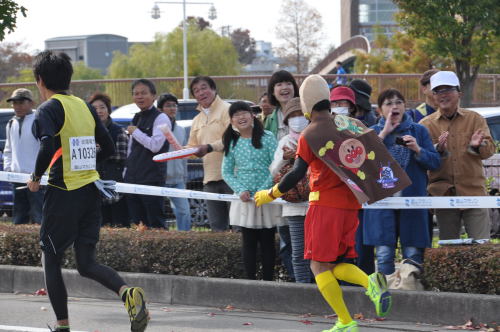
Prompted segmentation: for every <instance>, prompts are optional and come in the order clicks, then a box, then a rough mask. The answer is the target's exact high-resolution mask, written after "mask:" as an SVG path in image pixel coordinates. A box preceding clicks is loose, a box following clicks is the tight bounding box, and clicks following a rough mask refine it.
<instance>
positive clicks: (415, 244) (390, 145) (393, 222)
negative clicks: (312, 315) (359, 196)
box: [363, 89, 441, 275]
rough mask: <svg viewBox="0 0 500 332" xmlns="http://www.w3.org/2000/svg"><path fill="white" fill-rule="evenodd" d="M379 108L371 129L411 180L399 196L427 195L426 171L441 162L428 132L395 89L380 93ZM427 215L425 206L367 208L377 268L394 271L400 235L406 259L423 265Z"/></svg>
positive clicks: (367, 234) (366, 230)
mask: <svg viewBox="0 0 500 332" xmlns="http://www.w3.org/2000/svg"><path fill="white" fill-rule="evenodd" d="M378 110H379V113H380V115H381V116H382V118H381V119H380V121H379V122H378V124H376V125H374V126H372V127H371V128H372V129H374V130H375V131H376V132H377V133H378V136H379V137H380V139H381V140H382V141H383V143H384V145H385V146H386V148H387V149H388V150H389V152H390V153H391V155H392V157H393V158H394V159H395V160H396V161H397V162H398V163H399V164H400V166H401V167H402V168H403V169H404V170H405V171H406V173H407V174H408V176H409V177H410V179H411V181H412V184H411V185H410V186H409V187H407V188H405V189H404V190H402V191H401V192H399V193H397V194H396V195H398V196H403V197H409V196H427V190H426V188H427V171H428V170H434V169H437V168H439V166H440V164H441V161H440V156H439V154H438V152H436V149H435V148H434V146H433V144H432V140H431V138H430V136H429V132H428V131H427V129H426V128H425V127H424V126H422V125H419V124H417V123H414V122H413V121H412V119H411V117H410V116H408V115H407V114H406V113H405V99H404V97H403V95H402V94H401V93H400V92H399V91H398V90H396V89H388V90H385V91H383V92H382V93H381V94H380V96H379V97H378ZM384 166H386V165H384ZM389 167H390V165H389ZM396 195H395V196H396ZM428 218H429V215H428V212H427V210H425V209H402V210H399V209H394V210H390V209H366V210H365V211H364V224H363V233H364V234H363V235H364V244H366V245H373V246H375V248H376V259H377V268H378V271H380V272H382V273H384V274H385V275H390V274H393V273H394V272H395V267H394V256H395V250H396V245H397V242H398V238H399V241H400V243H401V251H402V256H403V259H406V261H405V262H410V263H412V264H414V265H416V266H417V267H421V265H422V263H423V258H424V250H425V248H427V247H429V246H430V245H431V239H430V236H429V222H428Z"/></svg>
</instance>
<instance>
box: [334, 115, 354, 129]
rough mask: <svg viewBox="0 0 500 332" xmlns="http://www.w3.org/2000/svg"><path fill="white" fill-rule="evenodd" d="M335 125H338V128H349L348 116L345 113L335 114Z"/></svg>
mask: <svg viewBox="0 0 500 332" xmlns="http://www.w3.org/2000/svg"><path fill="white" fill-rule="evenodd" d="M334 121H335V125H336V126H337V127H338V129H339V130H344V129H347V128H349V124H350V121H349V118H348V117H347V116H345V115H341V114H337V115H335V119H334Z"/></svg>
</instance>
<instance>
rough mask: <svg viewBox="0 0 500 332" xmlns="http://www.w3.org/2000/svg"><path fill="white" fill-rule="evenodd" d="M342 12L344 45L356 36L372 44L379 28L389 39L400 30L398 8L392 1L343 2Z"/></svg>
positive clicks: (354, 0)
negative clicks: (395, 15) (397, 19)
mask: <svg viewBox="0 0 500 332" xmlns="http://www.w3.org/2000/svg"><path fill="white" fill-rule="evenodd" d="M340 11H341V42H342V43H344V42H346V41H347V40H349V39H350V38H351V37H353V36H356V35H362V36H365V37H366V38H368V40H369V41H370V42H371V41H373V40H374V38H375V30H376V29H377V28H378V29H380V30H381V32H382V33H384V34H385V35H387V36H389V37H390V36H392V34H393V33H394V32H395V31H397V29H398V24H397V23H396V21H395V18H394V14H396V13H397V12H398V7H397V6H396V5H395V4H394V3H393V2H392V1H391V0H341V3H340Z"/></svg>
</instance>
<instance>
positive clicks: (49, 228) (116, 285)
mask: <svg viewBox="0 0 500 332" xmlns="http://www.w3.org/2000/svg"><path fill="white" fill-rule="evenodd" d="M42 215H43V217H42V226H41V228H40V244H41V247H42V251H43V253H42V265H43V269H44V274H45V284H46V287H47V292H48V295H49V300H50V303H51V304H52V308H53V309H54V312H55V314H56V318H57V320H63V319H67V318H68V294H67V292H66V286H65V285H64V281H63V278H62V272H61V262H62V259H63V257H64V251H65V250H66V249H67V248H68V247H69V246H71V245H73V247H74V250H75V258H76V268H77V269H78V272H79V273H80V275H82V276H83V277H87V278H90V279H93V280H95V281H97V282H99V283H101V284H102V285H103V286H105V287H107V288H108V289H110V290H112V291H113V292H115V293H117V294H118V292H119V290H120V288H121V287H122V286H124V285H125V282H124V281H123V279H122V278H121V277H120V276H119V275H118V273H117V272H116V271H115V270H113V269H112V268H110V267H108V266H104V265H101V264H98V263H97V262H96V259H95V256H96V244H97V241H98V240H99V230H100V224H101V198H100V195H99V192H98V190H97V188H96V187H95V185H94V184H93V183H90V184H88V185H86V186H83V187H82V188H79V189H76V190H71V191H66V190H62V189H58V188H55V187H52V186H48V188H47V191H46V193H45V197H44V202H43V210H42Z"/></svg>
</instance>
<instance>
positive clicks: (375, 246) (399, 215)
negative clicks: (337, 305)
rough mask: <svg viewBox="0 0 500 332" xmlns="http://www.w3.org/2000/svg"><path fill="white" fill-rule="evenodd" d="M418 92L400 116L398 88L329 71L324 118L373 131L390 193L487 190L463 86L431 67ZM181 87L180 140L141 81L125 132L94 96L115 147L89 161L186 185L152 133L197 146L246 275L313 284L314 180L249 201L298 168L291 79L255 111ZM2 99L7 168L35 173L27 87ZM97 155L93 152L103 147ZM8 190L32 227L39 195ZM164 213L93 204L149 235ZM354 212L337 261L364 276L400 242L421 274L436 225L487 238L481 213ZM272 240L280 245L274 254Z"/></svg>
mask: <svg viewBox="0 0 500 332" xmlns="http://www.w3.org/2000/svg"><path fill="white" fill-rule="evenodd" d="M337 69H338V71H337V73H338V74H340V75H342V74H345V71H344V69H343V68H342V66H341V64H340V63H339V64H338V68H337ZM420 85H421V89H422V92H423V94H424V96H425V102H424V103H422V104H421V105H419V106H418V107H416V108H415V109H408V108H407V103H406V100H405V96H404V95H403V94H402V93H401V92H400V91H398V90H396V89H392V88H390V89H387V90H384V91H381V92H380V94H379V95H378V96H376V97H372V96H371V93H372V88H371V86H370V85H369V84H368V82H366V81H364V80H360V79H355V80H352V81H350V82H348V80H347V78H346V77H345V76H338V77H337V78H336V80H335V82H334V84H333V85H332V86H333V88H332V89H331V90H330V91H329V102H330V105H329V107H330V114H329V117H330V118H332V119H333V118H334V117H336V116H339V115H343V116H347V117H351V118H354V119H357V120H359V121H361V122H362V123H363V124H364V125H365V126H366V127H369V128H371V129H373V130H374V131H375V132H376V134H377V135H378V137H379V138H380V141H381V142H382V143H383V145H384V146H385V148H386V149H387V150H388V151H389V153H390V155H391V156H392V157H393V158H394V160H395V161H396V162H397V163H398V164H399V165H400V166H401V167H402V168H403V169H404V170H405V172H406V173H407V175H408V176H409V178H410V179H411V181H412V184H411V185H410V186H408V187H407V188H405V189H404V190H402V191H400V192H398V193H396V194H395V196H402V197H406V196H411V197H414V196H427V195H431V196H484V195H486V194H487V193H486V186H485V184H486V179H485V176H484V172H483V167H482V160H484V159H487V158H489V157H490V156H491V155H492V154H493V153H494V151H495V145H494V143H493V140H492V137H491V135H490V132H489V129H488V126H487V125H486V122H485V120H484V119H483V118H482V117H481V116H480V115H479V114H477V113H475V112H473V111H469V110H466V109H463V108H461V107H460V97H461V92H460V83H459V81H458V78H457V76H456V74H455V73H454V72H450V71H438V70H434V69H433V70H429V71H427V72H425V73H424V74H423V75H422V78H421V80H420ZM190 92H191V94H192V96H193V97H194V98H195V99H196V101H197V103H198V106H197V108H196V109H197V110H198V114H197V115H196V116H195V117H194V119H193V121H192V125H191V129H190V133H189V136H188V135H187V134H186V131H185V129H184V128H183V127H181V126H180V125H177V122H176V118H177V111H178V106H179V101H178V99H177V97H176V96H175V95H173V94H171V93H162V94H158V93H157V91H156V87H155V85H154V84H153V82H152V81H150V80H147V79H139V80H136V81H134V82H133V83H132V86H131V96H132V100H133V102H134V103H135V104H136V105H137V107H138V108H139V110H140V111H139V112H138V113H137V114H135V116H134V117H133V119H132V121H131V123H130V124H129V125H128V127H126V128H122V127H121V126H119V125H118V124H116V123H114V122H113V120H112V119H111V117H110V114H111V111H112V107H111V105H112V101H111V99H110V97H109V96H107V95H106V94H104V93H100V92H98V93H95V94H94V95H92V96H91V97H90V98H89V99H88V100H87V103H88V104H87V105H88V107H89V108H90V109H92V110H95V112H96V114H97V116H98V119H99V120H100V122H101V123H102V125H103V126H104V127H105V128H106V129H107V132H108V133H109V135H110V137H111V139H112V141H113V144H114V146H115V152H114V154H113V155H111V156H109V157H108V158H106V159H105V160H99V159H98V161H97V165H96V170H97V171H98V173H99V175H100V177H101V179H103V180H114V181H117V182H126V183H132V184H140V185H151V186H164V187H168V188H176V189H186V181H187V179H188V172H187V160H186V159H177V160H169V161H167V162H165V163H157V162H153V160H152V158H153V156H155V155H156V154H159V153H163V152H168V151H174V150H175V147H174V146H172V144H170V142H169V141H168V140H167V139H166V137H165V135H164V133H163V131H162V130H161V129H160V128H161V127H162V126H167V127H168V128H169V129H170V131H171V132H172V134H173V135H174V137H175V138H176V140H177V141H178V142H179V144H180V145H182V146H185V147H196V148H198V152H197V153H196V155H195V157H197V158H202V161H203V171H204V177H203V190H204V191H206V192H210V193H220V194H233V193H234V194H235V195H237V196H238V197H239V198H240V201H238V202H234V203H231V204H229V203H228V202H223V201H207V209H208V211H207V212H208V221H209V223H210V228H211V230H212V231H214V232H223V231H228V230H231V231H235V232H240V233H241V236H242V256H243V261H244V267H245V271H246V275H247V277H248V278H249V279H256V278H257V273H256V271H257V270H258V268H257V262H258V261H260V262H262V266H263V267H262V271H263V279H264V280H272V279H273V276H274V268H275V266H274V264H275V261H276V259H275V257H276V255H279V256H280V258H281V261H282V262H283V264H284V266H285V267H286V270H287V272H288V275H289V278H290V279H292V280H295V281H296V282H301V283H310V282H313V280H314V275H313V273H312V271H311V269H310V263H309V260H306V259H305V258H304V253H305V249H304V241H306V239H305V228H306V227H307V226H305V223H307V221H306V214H307V211H308V204H307V202H308V201H310V199H311V196H310V188H311V187H312V186H314V185H315V184H311V183H309V181H310V180H311V179H315V178H314V177H310V178H309V179H308V178H307V177H305V178H303V179H301V181H300V182H298V183H297V184H296V185H295V186H294V187H293V188H292V189H291V190H289V191H288V192H287V193H286V195H284V196H283V199H285V200H286V201H288V203H287V204H285V205H263V206H256V204H255V202H254V200H253V197H254V195H255V194H256V193H257V192H259V191H261V190H264V189H269V188H271V187H272V186H273V185H275V184H278V183H280V181H282V179H283V178H284V177H285V176H286V174H287V173H289V172H290V171H291V170H292V169H293V168H294V167H295V165H296V163H295V160H296V158H297V156H298V152H297V149H298V146H299V138H300V137H301V133H302V132H303V131H304V130H305V129H306V128H307V126H308V125H309V123H310V119H308V117H307V116H306V115H305V114H306V113H307V111H306V110H304V109H303V105H304V103H303V102H301V101H302V98H303V96H300V93H299V86H298V85H297V82H296V80H295V78H294V77H293V75H292V74H291V73H289V72H287V71H284V70H280V71H277V72H275V73H274V74H273V75H272V76H271V78H270V79H269V83H268V89H267V92H266V93H264V94H263V95H262V96H261V97H260V99H259V100H258V101H257V105H258V107H257V108H255V107H250V106H249V105H248V103H246V102H242V101H238V102H234V103H233V104H229V103H227V102H226V101H224V100H223V99H222V98H221V96H220V95H219V93H218V91H217V86H216V83H215V81H214V80H213V79H212V78H211V77H209V76H199V77H196V78H194V79H193V80H192V82H191V84H190ZM370 98H373V99H374V100H376V107H372V104H371V102H370ZM7 101H8V102H11V103H12V107H13V109H14V111H15V115H14V117H13V118H12V119H11V120H10V121H9V122H8V124H7V128H6V145H5V149H4V151H3V155H4V170H5V171H10V172H19V173H33V172H34V168H35V160H36V156H37V154H38V150H39V140H38V138H37V136H36V135H35V134H34V131H33V130H32V125H33V121H34V118H35V112H36V111H35V110H34V105H35V101H34V99H33V95H32V93H31V92H30V91H29V90H27V89H17V90H15V91H14V92H13V93H12V95H11V96H10V98H9V99H7ZM256 110H257V111H258V112H256ZM96 149H97V152H99V149H100V146H99V145H97V146H96ZM13 192H14V210H13V222H14V223H15V224H23V223H29V222H30V221H31V222H33V223H37V224H40V223H41V221H42V203H43V195H44V191H43V190H40V191H37V192H31V191H29V190H28V189H27V188H26V187H25V186H23V185H22V184H14V190H13ZM271 194H272V192H271ZM271 194H270V195H271ZM169 201H170V204H171V207H172V210H173V212H174V214H175V218H176V228H177V230H178V231H189V230H190V229H191V213H190V206H189V201H188V199H186V198H169ZM164 208H165V204H164V198H163V197H159V196H150V195H138V194H134V195H132V194H127V195H123V194H119V195H116V196H113V197H105V198H102V199H101V212H102V213H101V214H102V222H101V224H109V225H112V226H124V227H130V225H131V224H140V223H142V224H143V225H145V226H146V227H148V228H163V229H168V228H169V227H168V224H167V223H166V218H165V211H164ZM352 209H353V211H354V212H355V214H356V215H357V219H356V220H357V221H356V223H358V222H359V224H357V225H358V226H357V230H356V231H355V238H356V244H355V251H356V252H357V255H347V256H346V257H344V258H342V259H343V261H345V262H349V263H354V264H356V265H357V266H358V267H359V268H360V269H361V270H362V271H364V272H365V273H367V274H372V273H373V272H374V271H379V272H381V273H383V274H384V275H387V276H390V275H392V274H393V273H395V270H396V265H395V257H396V249H397V248H398V247H399V248H400V249H401V255H402V257H403V259H404V261H403V262H404V263H408V264H411V265H413V266H415V267H416V268H417V269H421V267H422V264H423V261H424V256H425V248H429V247H430V246H431V243H432V237H433V221H432V220H433V218H435V219H436V221H437V225H438V228H439V238H440V239H443V240H445V239H457V238H459V237H460V234H461V227H462V224H463V225H464V227H465V231H466V232H467V234H468V236H469V237H472V238H474V239H487V238H489V236H490V233H489V222H490V219H489V215H488V210H487V209H437V210H435V211H432V213H430V211H427V210H424V209H402V210H399V209H367V210H359V211H358V208H355V207H352ZM276 233H277V234H279V239H280V246H279V251H278V252H275V251H276V250H275V245H274V244H275V236H276ZM258 256H260V260H259V259H257V258H258ZM355 256H357V257H356V258H355ZM306 257H307V255H306Z"/></svg>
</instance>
